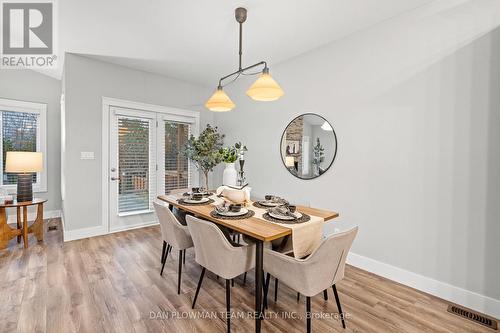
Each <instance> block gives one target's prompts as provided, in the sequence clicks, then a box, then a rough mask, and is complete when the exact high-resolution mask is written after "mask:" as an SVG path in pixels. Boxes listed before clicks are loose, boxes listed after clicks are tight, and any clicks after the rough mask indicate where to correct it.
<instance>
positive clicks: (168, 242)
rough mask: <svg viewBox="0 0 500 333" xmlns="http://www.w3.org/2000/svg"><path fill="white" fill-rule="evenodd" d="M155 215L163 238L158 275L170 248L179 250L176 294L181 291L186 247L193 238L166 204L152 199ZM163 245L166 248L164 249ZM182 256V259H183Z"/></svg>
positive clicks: (190, 245)
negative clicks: (160, 265)
mask: <svg viewBox="0 0 500 333" xmlns="http://www.w3.org/2000/svg"><path fill="white" fill-rule="evenodd" d="M153 205H154V207H155V211H156V215H157V216H158V220H159V221H160V230H161V235H162V238H163V249H164V250H163V251H162V256H163V258H162V267H161V272H160V275H163V269H164V268H165V263H166V262H167V257H168V254H169V253H170V252H171V251H172V248H173V249H175V250H178V251H179V269H178V271H177V275H178V277H177V294H180V293H181V277H182V264H183V262H184V263H185V255H186V249H188V248H191V247H193V240H192V239H191V236H190V235H189V230H188V227H187V226H185V225H182V224H181V223H180V222H179V221H178V220H177V218H176V217H175V216H174V214H173V213H172V212H171V211H170V209H169V208H168V205H166V204H163V203H162V202H158V201H154V202H153ZM165 246H167V247H166V249H165ZM183 257H184V260H183Z"/></svg>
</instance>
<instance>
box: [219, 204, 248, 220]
mask: <svg viewBox="0 0 500 333" xmlns="http://www.w3.org/2000/svg"><path fill="white" fill-rule="evenodd" d="M254 215H255V212H254V211H253V210H251V209H248V208H246V207H244V205H243V204H236V203H229V202H227V201H224V202H222V203H221V204H220V205H217V206H215V208H214V210H213V211H211V212H210V216H212V217H214V218H218V219H225V220H243V219H247V218H249V217H252V216H254Z"/></svg>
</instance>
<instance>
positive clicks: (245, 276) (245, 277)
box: [243, 272, 247, 285]
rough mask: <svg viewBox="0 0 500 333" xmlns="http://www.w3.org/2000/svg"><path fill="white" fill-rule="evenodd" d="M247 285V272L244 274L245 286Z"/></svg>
mask: <svg viewBox="0 0 500 333" xmlns="http://www.w3.org/2000/svg"><path fill="white" fill-rule="evenodd" d="M246 283H247V272H245V274H243V285H245V284H246Z"/></svg>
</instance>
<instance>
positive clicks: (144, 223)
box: [109, 221, 160, 234]
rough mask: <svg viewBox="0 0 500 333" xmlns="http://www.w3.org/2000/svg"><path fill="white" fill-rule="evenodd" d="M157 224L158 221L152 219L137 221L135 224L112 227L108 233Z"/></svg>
mask: <svg viewBox="0 0 500 333" xmlns="http://www.w3.org/2000/svg"><path fill="white" fill-rule="evenodd" d="M158 224H160V223H159V222H158V221H153V222H143V223H137V224H132V225H124V226H120V227H114V228H112V229H111V230H110V231H109V233H110V234H113V233H115V232H122V231H127V230H133V229H139V228H146V227H151V226H153V225H158Z"/></svg>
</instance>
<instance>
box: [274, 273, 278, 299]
mask: <svg viewBox="0 0 500 333" xmlns="http://www.w3.org/2000/svg"><path fill="white" fill-rule="evenodd" d="M277 302H278V278H276V279H274V303H277Z"/></svg>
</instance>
